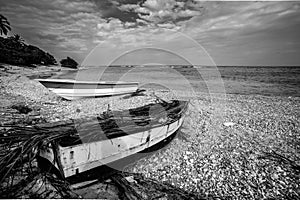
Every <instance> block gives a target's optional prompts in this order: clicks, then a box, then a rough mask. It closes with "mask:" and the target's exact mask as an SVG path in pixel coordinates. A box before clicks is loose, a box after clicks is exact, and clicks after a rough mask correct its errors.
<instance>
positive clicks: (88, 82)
mask: <svg viewBox="0 0 300 200" xmlns="http://www.w3.org/2000/svg"><path fill="white" fill-rule="evenodd" d="M34 80H36V81H39V82H53V83H65V84H86V85H94V84H101V85H105V84H106V85H138V84H139V82H125V81H78V80H73V79H34Z"/></svg>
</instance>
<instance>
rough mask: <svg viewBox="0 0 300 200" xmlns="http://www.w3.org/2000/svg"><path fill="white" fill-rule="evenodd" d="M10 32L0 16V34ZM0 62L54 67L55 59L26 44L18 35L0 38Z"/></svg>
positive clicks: (5, 20) (6, 21) (6, 22)
mask: <svg viewBox="0 0 300 200" xmlns="http://www.w3.org/2000/svg"><path fill="white" fill-rule="evenodd" d="M10 30H11V27H10V23H9V22H8V20H7V18H6V17H4V16H3V15H1V14H0V34H1V35H5V36H7V34H8V32H9V31H10ZM0 62H1V63H6V64H15V65H25V66H32V65H33V64H42V65H55V64H57V62H56V60H55V58H54V57H53V56H52V55H51V54H50V53H48V52H45V51H43V50H42V49H40V48H38V47H36V46H33V45H30V44H26V43H25V40H24V39H23V38H22V37H21V36H20V35H18V34H15V35H13V36H9V37H5V38H4V37H0Z"/></svg>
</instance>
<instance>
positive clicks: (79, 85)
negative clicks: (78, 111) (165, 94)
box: [35, 79, 138, 100]
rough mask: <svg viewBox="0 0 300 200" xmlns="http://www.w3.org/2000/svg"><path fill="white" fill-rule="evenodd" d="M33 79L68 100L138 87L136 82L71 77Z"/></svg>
mask: <svg viewBox="0 0 300 200" xmlns="http://www.w3.org/2000/svg"><path fill="white" fill-rule="evenodd" d="M35 80H37V81H39V82H40V83H41V84H42V85H44V86H45V87H46V88H48V89H49V90H50V91H52V92H54V93H56V94H57V95H59V96H61V97H63V98H64V99H68V100H74V99H80V98H89V97H101V96H112V95H120V94H129V93H133V92H135V91H136V90H137V89H138V83H137V82H121V81H116V82H113V81H111V82H108V81H76V80H72V79H35Z"/></svg>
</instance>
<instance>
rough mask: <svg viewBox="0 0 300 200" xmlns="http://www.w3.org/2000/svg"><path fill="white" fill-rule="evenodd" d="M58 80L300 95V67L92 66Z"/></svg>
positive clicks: (173, 88) (65, 73) (173, 89)
mask: <svg viewBox="0 0 300 200" xmlns="http://www.w3.org/2000/svg"><path fill="white" fill-rule="evenodd" d="M55 78H63V79H65V78H71V79H76V80H90V81H99V80H100V81H132V82H139V83H140V87H142V88H143V87H145V88H147V87H155V88H161V89H165V90H172V91H193V92H199V93H220V92H225V93H226V94H244V95H251V94H259V95H266V96H300V67H271V66H269V67H262V66H257V67H254V66H251V67H245V66H224V67H209V66H206V67H196V68H195V67H194V68H191V67H188V66H174V67H165V66H144V67H120V66H114V67H90V68H86V69H81V70H79V71H69V72H64V73H62V74H59V75H57V76H56V77H55Z"/></svg>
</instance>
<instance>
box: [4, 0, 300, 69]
mask: <svg viewBox="0 0 300 200" xmlns="http://www.w3.org/2000/svg"><path fill="white" fill-rule="evenodd" d="M0 4H1V7H0V13H1V14H3V15H5V16H6V17H7V18H8V20H9V21H10V22H11V25H12V32H11V33H10V34H16V33H18V34H20V35H22V37H23V38H24V39H25V40H26V41H27V42H28V43H31V44H34V45H38V46H40V47H41V48H43V49H44V50H46V51H49V52H50V53H52V54H53V55H55V56H56V57H57V58H58V59H60V58H62V57H66V56H72V57H74V58H76V59H77V60H78V61H83V59H84V58H85V57H86V56H87V55H88V53H89V52H90V51H91V50H92V49H93V48H94V47H96V46H97V45H99V46H98V49H99V54H100V53H101V56H102V57H103V59H104V58H107V59H108V58H109V59H112V58H114V57H116V56H118V55H117V54H120V53H122V51H124V50H126V49H132V48H135V47H136V48H138V47H140V46H147V45H148V46H149V45H152V46H155V45H156V44H157V45H158V46H159V45H160V47H166V48H167V47H168V45H169V46H170V48H171V49H172V48H177V49H180V53H182V54H184V55H187V54H188V53H191V52H194V51H197V49H195V47H192V46H189V45H187V42H186V41H184V40H181V41H180V40H179V39H178V38H175V39H174V40H173V41H174V42H176V43H175V44H174V43H173V44H172V43H171V42H166V41H170V38H172V34H170V32H180V33H182V34H184V35H186V36H188V37H190V38H192V39H194V40H195V41H196V42H197V43H198V44H200V45H201V46H202V47H203V48H204V49H205V50H206V51H207V53H208V54H209V55H210V56H211V58H212V59H213V60H214V62H216V64H218V65H299V64H300V56H299V52H300V39H299V35H300V12H299V11H300V3H298V2H210V1H206V2H202V1H197V0H186V1H184V0H141V1H137V0H120V1H116V0H114V1H108V0H99V1H96V0H80V1H79V0H76V1H68V0H53V1H46V0H22V1H18V0H10V1H5V0H0ZM101 45H102V46H101ZM101 48H102V49H101ZM145 56H146V55H145ZM167 59H168V58H167V57H166V60H167ZM104 60H105V59H104ZM107 62H108V60H106V61H104V62H103V63H107ZM103 63H99V64H103ZM199 64H208V63H207V62H206V61H205V59H204V61H203V63H199Z"/></svg>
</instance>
